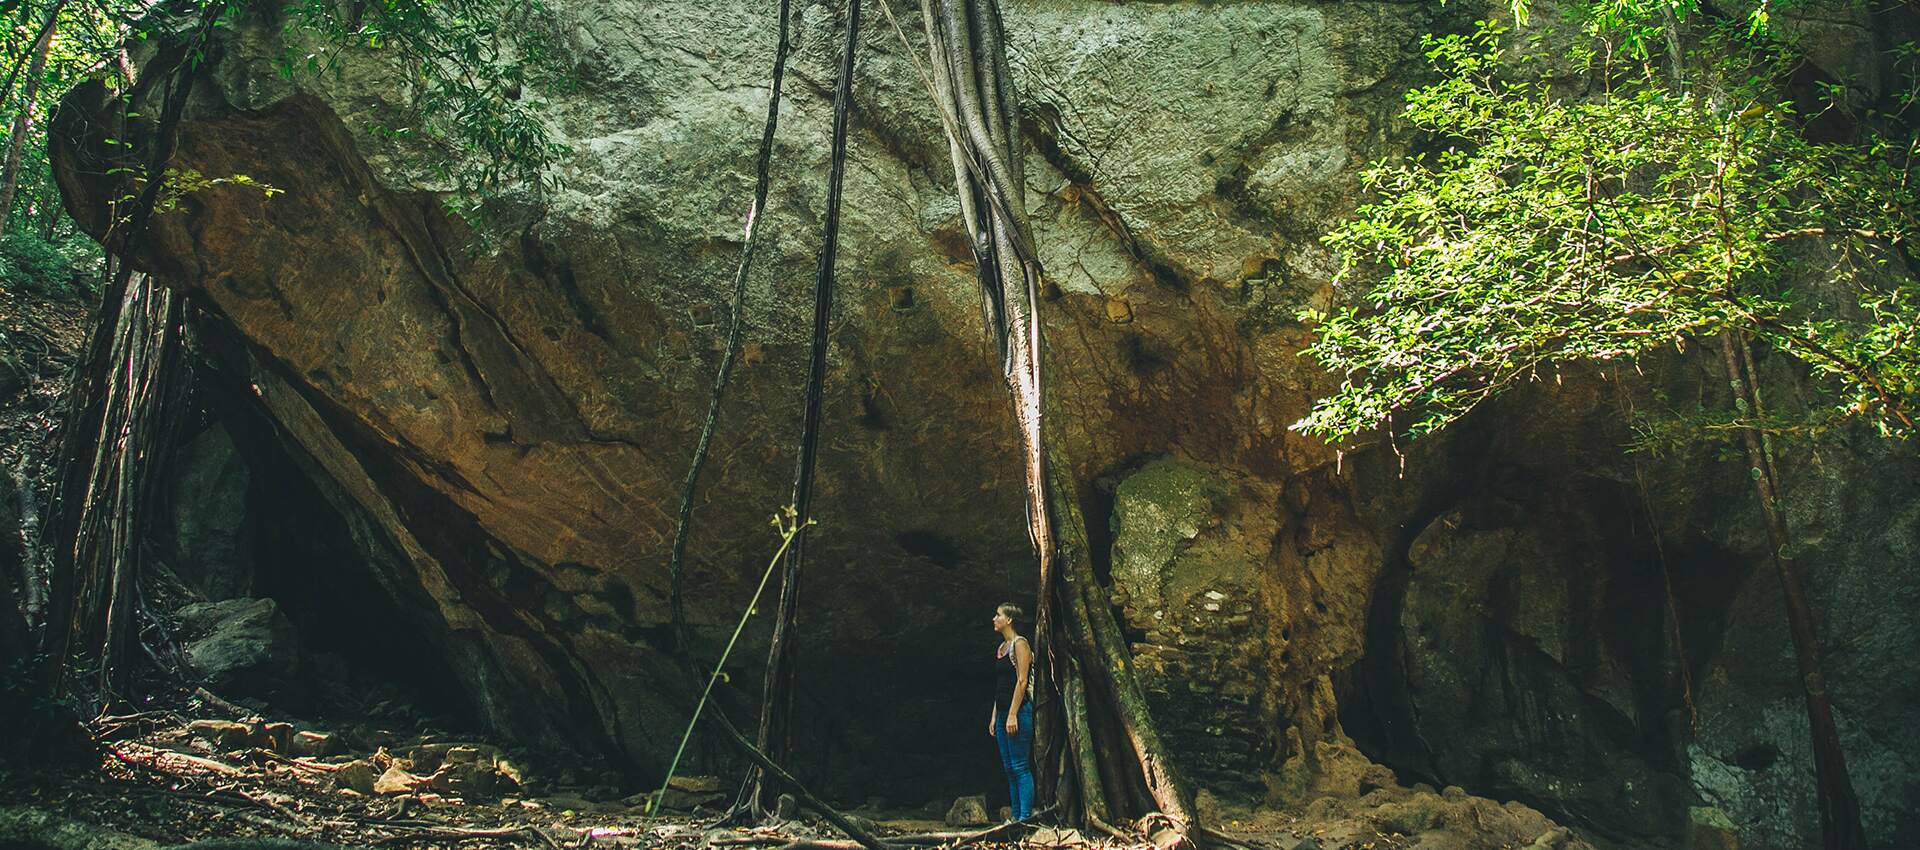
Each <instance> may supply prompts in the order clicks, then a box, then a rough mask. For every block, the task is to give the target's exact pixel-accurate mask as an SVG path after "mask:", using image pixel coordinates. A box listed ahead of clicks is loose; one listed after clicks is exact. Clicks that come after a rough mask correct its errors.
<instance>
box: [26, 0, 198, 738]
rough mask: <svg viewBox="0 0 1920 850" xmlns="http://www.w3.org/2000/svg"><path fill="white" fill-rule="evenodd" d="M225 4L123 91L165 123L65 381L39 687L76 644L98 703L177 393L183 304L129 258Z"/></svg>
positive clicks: (119, 642) (118, 678)
mask: <svg viewBox="0 0 1920 850" xmlns="http://www.w3.org/2000/svg"><path fill="white" fill-rule="evenodd" d="M224 9H225V3H221V2H216V3H212V4H210V5H209V6H208V7H207V8H206V9H204V10H202V12H201V18H200V22H199V25H198V26H197V27H196V28H195V29H194V31H193V32H192V34H191V35H190V36H189V37H188V39H187V40H186V41H184V42H176V43H172V44H168V45H166V46H164V47H163V48H162V53H161V55H160V57H159V58H157V59H156V60H155V62H154V63H153V65H152V66H151V67H152V68H154V69H155V70H154V71H153V72H152V73H151V74H150V75H149V76H148V77H147V78H146V79H143V80H142V81H141V85H137V86H136V87H135V88H134V89H133V90H132V91H131V92H129V94H128V95H127V97H128V102H129V103H131V102H133V101H135V100H137V99H138V96H139V92H140V90H141V88H142V87H143V86H144V85H147V84H148V81H149V80H150V81H152V84H154V85H157V86H158V87H159V88H160V90H161V92H162V94H161V96H160V104H161V106H160V120H159V122H158V123H157V124H156V125H155V129H154V133H153V135H152V136H150V137H149V139H148V142H147V145H148V149H147V150H146V151H145V152H144V153H145V154H146V163H145V171H144V172H143V174H144V178H145V185H144V186H142V187H141V190H140V194H139V196H138V197H137V198H136V199H135V200H134V204H133V208H132V210H131V211H130V213H129V214H128V216H127V217H126V226H125V228H124V229H123V230H121V231H119V233H118V234H115V233H113V232H112V231H109V233H108V234H107V237H106V238H105V239H104V240H103V241H104V242H105V243H106V247H107V251H108V260H109V272H110V275H111V278H110V282H109V284H108V287H107V291H106V292H105V293H103V294H102V297H101V300H100V307H99V313H98V314H97V316H96V318H95V320H94V324H93V328H92V330H91V331H90V332H89V333H90V338H89V340H88V343H87V357H86V360H85V361H83V363H82V366H81V371H80V372H79V373H78V374H77V375H76V377H75V380H74V381H73V383H72V385H70V386H69V387H68V388H67V392H68V393H69V395H68V398H67V411H66V416H65V418H64V424H63V425H62V430H63V435H62V437H61V458H62V461H61V463H62V466H61V470H60V475H59V478H58V480H57V482H56V485H55V487H56V489H55V491H54V499H53V502H52V504H51V505H50V506H49V512H48V513H49V517H48V523H47V535H46V539H48V540H51V541H54V542H53V544H52V545H51V546H50V549H51V552H52V560H53V569H52V571H51V574H50V576H49V593H48V609H47V624H46V630H45V638H44V640H45V644H46V645H45V647H44V650H45V651H44V653H43V666H42V667H41V680H40V687H41V688H42V690H43V692H44V693H47V694H54V695H57V694H61V693H65V692H66V691H67V690H68V685H69V676H68V673H69V671H70V668H69V664H70V662H71V661H72V660H73V656H74V655H75V654H76V652H78V653H79V654H81V655H83V656H84V657H85V658H86V660H87V661H89V662H90V663H92V664H94V665H95V672H96V673H97V676H96V678H95V682H94V683H93V684H94V687H93V690H92V693H91V694H90V695H89V696H90V697H91V698H92V700H93V701H94V702H95V703H96V707H98V706H99V705H100V704H104V703H105V702H107V701H109V700H110V699H111V698H112V695H113V693H114V691H115V690H116V688H117V687H118V686H119V685H121V684H122V683H123V682H124V681H125V679H124V676H125V674H126V673H127V672H129V671H128V670H127V668H126V662H127V661H128V660H129V659H128V655H127V652H126V650H127V642H128V639H129V636H130V633H129V631H128V627H129V626H130V625H131V623H130V622H129V621H130V620H131V614H132V612H133V600H134V595H135V594H136V593H137V592H138V587H137V584H138V580H139V564H140V559H141V556H142V552H141V549H140V543H141V539H142V536H143V535H144V532H145V526H144V523H145V521H146V514H145V510H144V508H145V506H147V505H148V504H150V503H152V502H153V501H154V499H153V498H152V496H153V495H154V489H155V488H156V487H157V486H158V485H159V483H160V476H159V475H158V474H157V473H158V467H159V465H160V464H159V461H160V459H161V458H162V454H161V451H160V450H162V449H164V448H166V447H168V446H170V445H171V435H172V429H173V426H174V425H175V423H176V420H177V418H178V413H179V409H178V408H179V405H180V402H181V398H180V391H181V390H183V389H184V382H182V381H178V380H176V373H177V370H178V368H179V366H180V361H181V357H182V347H183V345H182V337H181V334H182V331H183V329H182V322H181V320H182V316H181V309H180V306H181V305H180V302H179V301H178V300H177V299H176V298H175V297H174V295H173V293H172V292H170V291H168V290H166V289H165V288H163V287H160V286H158V285H156V284H155V283H154V282H153V281H152V280H151V279H149V278H148V277H147V276H146V275H144V274H138V275H136V274H135V273H134V270H133V257H135V256H136V255H137V254H138V252H139V249H140V245H141V242H142V240H143V239H144V237H145V235H146V231H147V226H148V224H149V223H150V222H151V220H152V217H153V214H154V206H155V204H156V203H157V201H158V199H159V196H160V189H161V184H162V182H163V177H162V175H163V174H164V173H165V171H166V164H167V161H168V160H170V159H171V158H172V157H173V150H174V145H175V143H176V142H177V140H178V139H177V134H178V131H179V126H180V118H181V115H182V114H183V113H184V111H185V109H186V103H187V98H188V96H189V95H190V94H191V93H192V91H193V85H194V80H195V77H194V69H195V68H196V67H197V66H198V63H197V62H195V61H190V60H192V59H194V58H195V57H196V54H197V53H198V51H200V50H201V49H202V48H203V47H204V45H205V43H206V38H207V35H208V33H210V32H211V30H212V27H213V25H214V23H215V22H217V21H218V20H219V18H220V15H221V13H222V12H223V11H224ZM122 135H123V136H124V135H126V134H124V133H123V134H122Z"/></svg>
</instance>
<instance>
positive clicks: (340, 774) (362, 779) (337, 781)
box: [333, 759, 380, 794]
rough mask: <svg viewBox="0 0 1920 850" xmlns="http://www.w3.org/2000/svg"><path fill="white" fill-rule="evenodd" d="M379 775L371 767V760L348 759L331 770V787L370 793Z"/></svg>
mask: <svg viewBox="0 0 1920 850" xmlns="http://www.w3.org/2000/svg"><path fill="white" fill-rule="evenodd" d="M379 775H380V774H379V773H378V772H376V771H375V770H374V768H373V762H370V761H367V760H366V759H361V760H359V761H350V762H347V763H346V764H343V765H341V766H340V769H339V770H335V771H334V772H333V787H335V788H344V789H346V790H349V791H354V792H357V793H360V794H372V793H373V784H374V781H375V780H376V779H378V777H379Z"/></svg>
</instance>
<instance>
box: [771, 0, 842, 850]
mask: <svg viewBox="0 0 1920 850" xmlns="http://www.w3.org/2000/svg"><path fill="white" fill-rule="evenodd" d="M860 2H861V0H847V23H846V33H845V38H846V43H845V46H844V47H843V48H842V49H841V54H840V75H839V79H838V80H837V81H836V83H835V85H834V93H833V130H832V134H833V138H832V143H831V146H832V150H831V153H830V159H831V163H832V164H831V168H830V169H829V171H828V174H827V207H826V216H825V221H824V222H823V226H822V230H821V239H820V243H821V244H820V255H819V265H818V266H817V267H816V269H815V272H814V287H813V342H812V345H811V346H809V350H808V360H807V387H806V398H805V402H804V404H803V413H802V424H801V432H800V457H799V459H798V460H797V461H796V463H795V469H794V483H793V507H794V511H795V516H794V520H795V522H797V523H798V527H797V528H796V530H795V532H794V538H793V545H792V546H790V547H789V548H788V549H787V555H786V562H785V564H784V569H783V570H782V579H781V583H780V604H779V606H778V608H777V609H776V611H775V614H774V624H773V639H772V641H771V643H770V644H769V646H768V647H767V670H766V682H765V684H764V686H763V687H762V694H761V701H760V729H759V734H758V741H757V744H758V749H759V751H760V752H762V753H765V754H766V755H767V756H768V757H770V758H771V759H772V760H773V761H774V762H776V763H788V762H790V761H791V760H792V756H793V697H794V679H795V669H796V656H797V651H796V644H797V638H798V634H799V632H798V629H797V628H795V626H796V623H797V622H798V615H799V607H800V576H801V572H802V570H801V567H802V565H803V564H804V563H805V560H806V543H807V526H808V524H809V523H810V522H811V521H812V519H813V473H814V465H815V461H816V459H817V457H818V455H819V449H820V405H821V401H822V396H824V394H825V392H824V390H825V384H826V378H827V332H828V327H827V323H828V319H829V318H831V316H832V313H833V284H834V260H835V257H836V255H837V254H838V248H839V243H840V187H841V185H842V183H843V182H844V179H845V177H846V171H847V120H848V113H849V111H850V109H851V107H852V100H853V53H854V50H855V49H856V48H857V47H859V44H860V41H859V39H860ZM770 791H771V789H770V786H769V785H768V783H767V782H766V771H765V770H764V769H763V768H762V767H760V766H757V765H756V766H755V767H754V768H753V769H752V771H751V772H750V773H749V774H748V777H747V782H746V786H745V790H744V797H745V800H744V802H746V803H747V804H748V806H749V807H750V808H751V810H752V811H753V812H754V814H756V815H759V814H764V813H765V812H766V811H767V809H768V806H767V803H768V802H769V800H768V797H769V795H770Z"/></svg>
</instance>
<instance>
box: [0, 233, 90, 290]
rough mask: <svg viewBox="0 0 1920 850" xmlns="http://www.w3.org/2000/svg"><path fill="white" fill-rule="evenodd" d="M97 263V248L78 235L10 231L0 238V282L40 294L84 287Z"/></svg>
mask: <svg viewBox="0 0 1920 850" xmlns="http://www.w3.org/2000/svg"><path fill="white" fill-rule="evenodd" d="M99 264H100V247H99V246H98V245H95V244H93V242H92V241H91V240H88V239H87V238H86V237H83V236H80V235H78V234H72V233H69V234H67V235H66V236H65V237H63V238H60V239H58V240H49V239H46V238H43V237H42V236H40V234H38V233H31V232H25V231H14V232H12V233H8V234H6V235H5V236H3V237H0V285H5V286H7V287H9V288H19V289H24V290H27V291H29V292H36V293H39V294H42V295H66V294H71V293H72V292H73V291H74V290H75V289H77V288H79V287H82V286H85V285H86V282H87V281H89V280H91V279H92V277H93V275H94V273H95V272H96V270H97V269H98V267H99Z"/></svg>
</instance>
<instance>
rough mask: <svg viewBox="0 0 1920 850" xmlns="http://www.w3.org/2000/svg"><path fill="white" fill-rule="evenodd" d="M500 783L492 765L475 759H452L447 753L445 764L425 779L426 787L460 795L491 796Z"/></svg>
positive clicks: (498, 775)
mask: <svg viewBox="0 0 1920 850" xmlns="http://www.w3.org/2000/svg"><path fill="white" fill-rule="evenodd" d="M499 785H500V774H498V773H496V772H494V769H493V765H491V764H481V763H480V762H477V761H454V760H453V758H452V754H451V753H449V754H448V759H447V762H446V763H445V764H442V765H440V769H439V770H437V771H435V772H434V774H433V776H432V777H430V778H429V779H428V780H427V787H429V788H432V789H433V790H435V791H439V792H441V793H444V794H457V795H459V796H461V797H487V796H492V795H493V793H494V792H495V790H496V789H497V788H498V787H499Z"/></svg>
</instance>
